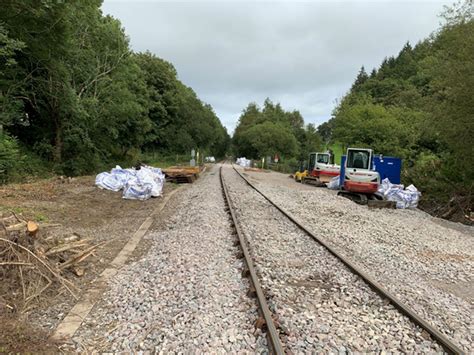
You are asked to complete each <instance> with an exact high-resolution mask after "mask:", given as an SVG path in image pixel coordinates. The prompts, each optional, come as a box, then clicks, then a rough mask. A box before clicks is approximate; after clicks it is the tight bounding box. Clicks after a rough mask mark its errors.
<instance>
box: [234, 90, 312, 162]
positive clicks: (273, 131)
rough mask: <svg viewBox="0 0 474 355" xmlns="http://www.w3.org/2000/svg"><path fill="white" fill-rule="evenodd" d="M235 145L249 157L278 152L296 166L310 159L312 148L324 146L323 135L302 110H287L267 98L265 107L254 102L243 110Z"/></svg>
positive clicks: (238, 154) (238, 150)
mask: <svg viewBox="0 0 474 355" xmlns="http://www.w3.org/2000/svg"><path fill="white" fill-rule="evenodd" d="M232 147H233V152H234V154H235V155H237V156H239V157H246V158H247V159H261V158H262V157H267V156H271V157H274V156H275V155H276V154H277V155H278V156H279V157H280V158H281V160H282V161H283V162H284V163H286V164H289V165H291V166H292V167H293V168H294V167H295V166H298V162H299V161H303V160H305V159H307V157H308V154H309V152H311V151H316V150H319V149H320V148H321V139H320V136H319V134H318V132H317V131H316V128H315V126H314V125H313V124H312V123H310V124H307V125H306V126H305V124H304V119H303V117H302V116H301V114H300V112H298V111H296V110H295V111H285V110H284V109H283V108H282V107H281V105H280V104H279V103H277V104H274V103H273V102H272V101H270V99H268V98H267V99H266V100H265V102H264V104H263V107H262V108H260V107H259V106H258V105H257V104H256V103H250V104H249V105H248V106H247V107H246V108H245V109H244V110H243V112H242V114H241V116H240V118H239V121H238V124H237V127H236V129H235V132H234V136H233V138H232Z"/></svg>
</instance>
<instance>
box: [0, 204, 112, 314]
mask: <svg viewBox="0 0 474 355" xmlns="http://www.w3.org/2000/svg"><path fill="white" fill-rule="evenodd" d="M54 227H61V225H60V224H48V223H45V224H38V223H36V222H34V221H27V220H24V219H23V218H22V217H21V216H18V215H17V214H16V213H14V212H7V213H1V212H0V278H1V279H2V283H1V285H0V312H2V309H3V310H5V309H9V310H10V311H20V312H25V311H27V310H28V309H30V308H32V307H33V305H34V303H35V302H36V301H38V300H39V299H40V298H41V297H43V296H45V295H46V294H53V295H56V294H58V293H62V292H68V293H69V294H70V295H71V297H74V298H77V297H76V294H75V293H76V291H77V290H76V287H75V286H74V284H73V283H72V282H71V281H69V280H68V279H67V278H66V276H68V275H71V274H73V275H75V276H82V275H84V272H85V268H84V266H83V265H82V263H83V261H84V260H86V259H87V258H88V257H89V256H91V255H93V253H94V251H95V249H96V248H97V247H99V246H100V245H102V244H104V243H98V244H95V245H91V240H89V239H87V238H82V237H80V236H79V235H77V234H72V235H69V236H66V237H59V236H56V235H55V234H56V233H54V234H53V233H48V230H50V229H51V228H54Z"/></svg>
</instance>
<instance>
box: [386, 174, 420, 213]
mask: <svg viewBox="0 0 474 355" xmlns="http://www.w3.org/2000/svg"><path fill="white" fill-rule="evenodd" d="M403 187H404V186H403V185H396V184H392V183H391V182H390V180H389V179H388V178H385V179H383V180H382V183H381V184H380V186H379V189H378V192H379V193H380V194H382V195H383V196H384V198H385V199H386V200H387V201H395V202H396V204H397V208H416V207H417V206H418V201H419V200H420V197H421V193H420V192H419V191H418V189H417V188H416V187H415V186H413V185H410V186H408V187H407V188H406V189H405V190H404V189H403Z"/></svg>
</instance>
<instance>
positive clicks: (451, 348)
mask: <svg viewBox="0 0 474 355" xmlns="http://www.w3.org/2000/svg"><path fill="white" fill-rule="evenodd" d="M232 168H233V169H234V171H235V172H236V173H237V174H238V175H239V176H240V177H241V178H242V179H243V180H244V181H245V182H246V183H247V184H248V185H249V186H250V187H251V188H252V189H254V190H255V191H256V192H257V193H259V194H260V195H261V196H262V197H263V198H265V199H266V200H267V201H268V202H270V204H271V205H273V207H275V208H276V209H277V210H279V211H280V212H281V213H282V214H283V215H285V216H286V217H287V218H288V219H289V220H290V221H292V222H293V223H294V224H295V225H297V226H298V228H300V229H301V230H302V231H304V232H305V233H306V234H307V235H309V236H310V237H311V238H312V239H314V240H315V241H316V242H318V243H319V244H321V245H322V246H323V247H325V248H326V249H327V250H328V251H329V252H330V253H331V254H333V255H334V256H335V257H337V258H338V259H339V260H340V261H342V263H344V264H345V265H346V266H347V267H348V268H349V269H350V270H351V271H352V272H354V273H355V274H356V275H358V276H359V277H360V278H362V279H363V280H364V281H365V282H366V283H367V284H369V285H370V286H371V288H372V289H373V290H374V291H376V292H377V293H378V294H379V295H381V296H382V297H385V298H387V299H388V300H389V301H390V302H391V303H392V305H393V306H395V308H397V309H398V310H399V311H400V312H401V313H403V314H404V315H406V316H407V317H408V318H410V319H411V320H412V321H413V322H414V323H415V324H417V325H418V326H420V327H421V328H422V329H424V330H426V331H427V332H428V333H429V334H431V336H432V337H433V338H434V339H435V340H436V341H437V342H438V343H439V344H441V345H442V346H443V347H444V348H445V350H446V351H447V352H449V353H451V354H464V351H463V350H461V349H460V348H459V347H458V346H457V345H456V344H454V343H453V342H452V341H451V340H450V339H449V338H448V337H447V336H446V335H444V334H443V333H441V332H440V331H439V330H438V329H436V328H435V327H434V326H432V325H431V324H430V323H428V322H427V321H426V320H424V319H423V318H422V317H421V316H419V315H418V314H417V313H416V312H415V311H414V310H413V309H412V308H410V307H409V306H407V305H406V304H404V303H403V302H402V301H401V300H399V299H398V298H397V297H396V296H395V295H394V294H392V293H391V292H390V291H388V290H387V289H385V288H384V287H383V286H382V285H381V284H379V283H378V282H377V281H375V280H374V279H373V278H372V277H371V276H370V275H368V274H367V273H366V272H364V271H363V270H361V269H360V268H359V267H358V266H357V265H355V264H354V263H353V262H352V261H350V260H349V259H348V258H346V257H345V256H343V255H342V254H341V253H339V252H338V251H337V250H336V249H334V248H333V247H331V246H330V245H329V244H328V243H326V242H325V241H324V240H323V239H321V238H319V237H317V236H316V235H315V234H314V233H313V232H311V231H310V230H308V229H307V228H306V227H305V226H304V225H303V224H301V223H300V222H299V221H297V220H296V219H295V218H294V217H293V216H291V214H290V213H289V212H287V211H285V210H284V209H283V208H281V207H280V206H278V205H277V204H276V203H275V202H273V201H272V200H271V199H270V198H269V197H268V196H266V195H265V194H264V193H263V192H261V191H260V190H259V189H258V188H257V187H255V185H253V184H252V183H251V182H250V181H249V180H248V179H247V178H246V177H245V176H243V175H242V174H241V173H240V172H239V171H238V170H237V169H236V168H235V166H234V165H233V164H232Z"/></svg>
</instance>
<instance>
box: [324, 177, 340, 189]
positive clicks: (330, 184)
mask: <svg viewBox="0 0 474 355" xmlns="http://www.w3.org/2000/svg"><path fill="white" fill-rule="evenodd" d="M326 186H327V187H328V189H331V190H339V188H340V187H341V185H339V175H338V176H335V177H333V178H332V179H331V181H329V182H328V183H327V184H326Z"/></svg>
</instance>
